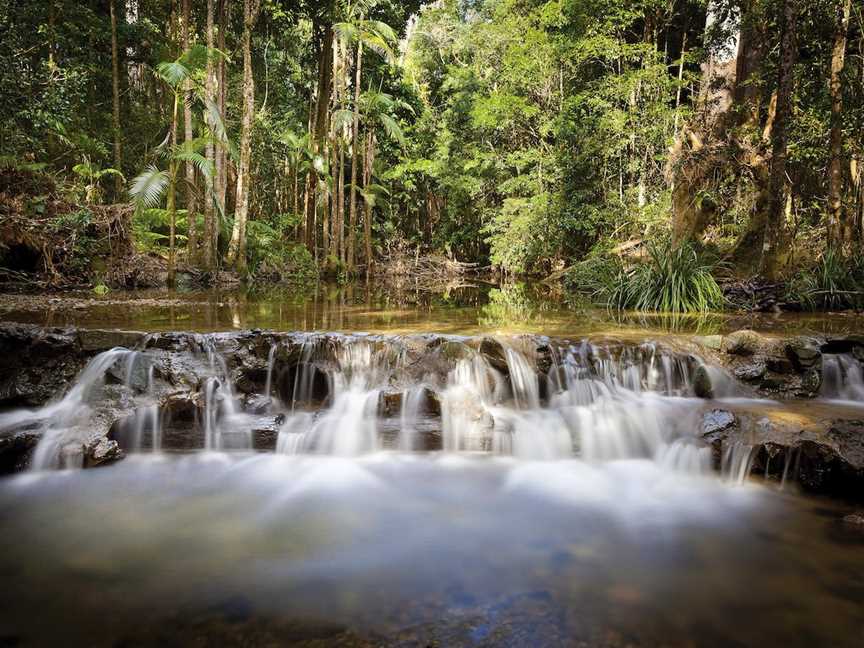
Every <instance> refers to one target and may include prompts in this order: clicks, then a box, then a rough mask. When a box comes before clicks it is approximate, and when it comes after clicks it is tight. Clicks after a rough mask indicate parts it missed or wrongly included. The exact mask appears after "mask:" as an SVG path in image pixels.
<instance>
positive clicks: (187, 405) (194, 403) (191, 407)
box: [161, 392, 204, 424]
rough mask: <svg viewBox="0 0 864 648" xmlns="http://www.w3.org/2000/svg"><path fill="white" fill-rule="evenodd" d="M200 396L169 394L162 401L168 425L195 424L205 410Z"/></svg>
mask: <svg viewBox="0 0 864 648" xmlns="http://www.w3.org/2000/svg"><path fill="white" fill-rule="evenodd" d="M203 405H204V403H203V401H202V398H201V395H200V394H192V393H188V392H182V393H175V394H169V395H168V396H166V397H165V398H164V399H163V400H162V405H161V410H162V414H163V416H164V417H165V419H166V423H168V424H177V423H193V422H194V421H195V420H196V418H197V417H198V412H199V410H201V409H203Z"/></svg>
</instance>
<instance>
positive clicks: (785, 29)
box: [762, 0, 798, 278]
mask: <svg viewBox="0 0 864 648" xmlns="http://www.w3.org/2000/svg"><path fill="white" fill-rule="evenodd" d="M781 16H782V32H781V35H780V67H779V71H778V78H777V102H776V105H777V108H776V111H775V115H774V125H773V128H772V132H771V172H770V179H769V186H768V201H767V205H766V207H767V213H766V214H765V217H764V221H765V233H764V239H763V241H764V242H763V247H762V250H763V255H762V271H763V273H764V274H765V276H767V277H769V278H774V277H777V276H778V274H779V273H780V272H781V270H782V268H783V265H784V264H785V262H786V258H787V255H788V242H787V240H788V231H787V227H786V214H785V205H786V161H787V154H788V137H789V122H790V120H791V119H792V88H793V83H794V81H795V59H796V56H797V43H796V33H795V28H796V23H797V20H798V0H783V5H782V14H781Z"/></svg>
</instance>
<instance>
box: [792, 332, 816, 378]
mask: <svg viewBox="0 0 864 648" xmlns="http://www.w3.org/2000/svg"><path fill="white" fill-rule="evenodd" d="M786 355H787V356H788V357H789V359H790V360H791V361H792V364H793V365H794V366H795V369H797V370H798V371H801V372H803V371H806V370H807V369H810V368H812V367H815V366H816V365H817V364H819V363H820V361H821V360H822V351H821V350H820V345H819V341H818V340H816V339H814V338H808V337H796V338H792V339H791V340H789V341H787V342H786Z"/></svg>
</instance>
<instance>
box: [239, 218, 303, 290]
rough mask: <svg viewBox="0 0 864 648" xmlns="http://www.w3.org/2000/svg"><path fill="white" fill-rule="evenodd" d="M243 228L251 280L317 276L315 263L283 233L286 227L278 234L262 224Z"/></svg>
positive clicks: (258, 222) (270, 226)
mask: <svg viewBox="0 0 864 648" xmlns="http://www.w3.org/2000/svg"><path fill="white" fill-rule="evenodd" d="M283 225H284V223H283ZM246 227H247V230H246V235H247V242H246V246H247V249H246V253H247V256H248V260H249V272H250V274H251V275H252V276H253V277H255V278H260V279H274V280H280V281H286V280H306V279H311V278H314V277H316V276H317V269H316V267H315V260H314V259H313V258H312V255H311V254H309V251H308V250H307V249H306V248H305V247H304V246H303V245H300V244H298V243H295V242H293V241H290V240H288V238H287V236H286V235H285V234H284V233H283V232H285V231H288V227H287V225H286V227H285V228H284V229H282V228H280V229H281V230H282V231H280V230H277V229H275V228H274V227H273V226H272V225H271V224H269V223H267V222H265V221H260V220H250V221H249V222H248V223H247V225H246Z"/></svg>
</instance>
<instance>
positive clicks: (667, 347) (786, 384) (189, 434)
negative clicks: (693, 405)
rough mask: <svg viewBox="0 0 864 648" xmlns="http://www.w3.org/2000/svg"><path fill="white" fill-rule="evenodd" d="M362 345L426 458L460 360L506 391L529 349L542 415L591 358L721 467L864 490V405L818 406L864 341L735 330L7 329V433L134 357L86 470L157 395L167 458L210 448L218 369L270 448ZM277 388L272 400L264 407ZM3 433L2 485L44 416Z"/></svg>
mask: <svg viewBox="0 0 864 648" xmlns="http://www.w3.org/2000/svg"><path fill="white" fill-rule="evenodd" d="M361 338H362V340H363V341H364V342H365V343H366V344H367V346H370V347H371V348H372V349H373V353H374V355H375V357H376V363H377V364H378V365H379V366H380V367H383V368H384V371H385V374H386V375H385V377H384V380H383V383H384V384H385V387H384V389H382V392H381V396H380V401H379V409H378V414H379V417H380V419H381V421H380V423H381V424H380V425H379V432H380V433H381V435H382V436H384V437H386V436H387V434H388V433H389V434H392V430H391V431H390V432H388V430H389V428H390V427H398V417H399V412H400V409H401V407H402V398H403V395H404V393H405V390H406V389H407V388H409V387H417V386H418V385H426V386H427V387H424V388H423V389H424V390H425V391H424V394H423V398H422V400H423V402H424V414H425V415H427V416H428V418H429V419H430V420H431V423H429V424H428V425H427V427H428V428H429V429H428V430H427V431H428V433H429V434H428V438H429V439H430V441H429V442H428V444H427V445H426V446H425V447H426V448H427V449H437V448H439V447H440V402H439V390H440V389H441V388H442V386H443V385H445V384H446V382H447V379H448V374H449V373H450V372H452V370H453V368H454V366H455V364H456V362H457V361H459V360H461V359H466V358H471V357H479V358H481V359H482V360H483V361H484V362H485V363H486V364H487V365H488V366H490V367H492V368H493V369H494V370H495V371H496V372H497V374H498V375H499V376H500V378H501V380H502V381H503V382H504V383H505V384H506V385H510V384H511V382H512V381H518V380H519V379H520V377H519V376H518V375H517V376H511V373H512V372H513V371H514V366H515V365H514V364H513V359H512V354H511V351H512V350H514V349H515V350H518V351H519V353H520V354H521V357H523V358H525V359H526V360H527V362H528V364H529V365H530V367H529V368H528V369H529V370H530V371H531V372H533V375H536V376H537V385H538V397H539V399H540V403H541V404H543V403H546V402H548V401H549V399H550V397H551V396H552V395H553V394H554V392H555V390H556V389H557V388H560V386H561V385H562V384H563V383H564V382H565V381H566V379H567V378H566V376H565V374H566V373H567V370H568V367H567V362H565V361H563V360H562V358H563V357H564V356H565V355H566V354H567V353H569V354H570V355H569V356H568V357H570V358H579V362H580V363H582V364H581V365H580V369H579V371H583V372H587V374H588V375H597V376H603V377H604V379H606V380H607V381H608V380H612V381H613V382H616V384H618V383H620V384H624V385H625V386H628V387H630V388H636V389H644V388H649V389H655V390H656V391H660V392H665V393H668V394H671V395H675V396H689V397H692V398H701V399H702V402H701V405H699V407H698V409H699V411H701V414H700V416H701V417H702V418H701V426H702V427H701V429H700V430H698V435H697V438H699V437H701V440H702V442H703V443H704V444H707V445H710V446H711V447H713V449H714V456H715V464H716V466H717V467H718V469H719V468H722V467H723V466H724V463H726V464H728V463H729V460H730V456H731V455H732V454H733V453H734V452H738V453H739V454H741V453H743V454H744V455H745V456H746V459H747V460H746V461H745V462H744V463H742V464H741V465H742V466H744V469H746V470H748V471H751V470H752V471H753V472H756V473H761V474H765V475H766V476H768V477H772V478H777V479H782V478H784V477H789V478H790V479H796V478H797V480H798V481H799V482H800V483H801V485H802V486H804V487H805V488H808V489H810V490H813V491H823V492H825V491H830V492H840V493H843V494H847V495H848V494H853V495H854V494H855V493H856V492H858V493H860V492H862V491H861V488H860V487H861V485H864V403H862V406H860V407H859V406H856V405H854V404H849V403H847V404H836V403H827V402H825V399H824V398H817V397H819V396H820V394H821V395H822V396H825V395H826V388H830V389H841V388H844V387H843V386H842V385H838V384H835V383H837V381H838V380H839V378H838V376H837V375H835V374H836V373H837V362H838V359H841V360H842V362H841V366H842V367H845V369H843V371H845V372H846V374H850V375H851V374H855V372H858V374H856V375H860V372H861V363H862V360H864V338H858V337H855V336H847V337H842V338H841V337H835V338H817V337H794V338H785V339H781V338H769V337H765V336H761V335H759V334H756V333H754V332H752V331H739V332H736V333H733V334H730V335H727V336H725V337H710V338H692V339H676V340H668V341H666V342H664V343H662V344H661V343H653V342H644V343H635V342H632V341H622V340H615V339H603V340H602V341H601V340H593V341H585V340H564V339H550V338H547V337H543V336H528V335H526V336H519V337H515V338H507V340H506V341H502V340H499V339H496V338H493V337H459V336H443V335H429V334H422V335H407V336H375V335H365V336H364V335H340V334H322V333H318V334H311V333H275V332H270V331H259V330H253V331H241V332H230V333H213V334H206V335H202V334H196V333H182V332H180V333H160V334H147V333H144V332H136V331H115V330H84V329H58V328H42V327H38V326H31V325H21V324H11V323H0V420H3V416H2V412H4V411H6V412H8V411H11V410H16V409H18V408H22V407H23V408H38V407H40V406H44V405H45V404H46V403H48V402H50V401H51V400H52V399H55V400H56V399H57V398H58V396H59V395H62V394H63V393H68V392H69V390H70V386H71V385H72V384H73V382H74V381H75V379H76V376H78V375H79V374H80V372H81V371H82V369H83V368H84V367H85V366H86V365H87V363H88V362H89V361H91V360H92V359H93V358H94V357H95V356H97V354H100V353H102V352H105V351H109V350H110V349H113V348H115V347H123V348H126V349H134V350H136V352H137V357H138V358H139V359H138V360H137V361H136V362H134V363H132V364H128V363H126V364H124V363H120V362H118V363H114V364H109V365H107V369H106V371H105V376H104V378H105V380H104V383H105V384H104V386H102V387H101V389H100V396H99V398H96V399H95V402H92V403H91V404H90V408H91V412H90V417H89V419H88V422H87V426H86V427H87V429H86V434H84V435H83V436H82V437H81V439H82V440H81V449H80V451H81V454H82V464H83V466H84V467H90V466H97V465H100V464H102V463H106V462H109V461H114V460H116V459H119V458H122V456H123V452H124V448H126V447H128V445H129V444H128V438H127V437H128V430H129V427H130V422H132V421H134V420H137V419H138V418H139V417H140V415H141V403H140V399H139V398H137V396H140V395H142V394H145V392H146V393H147V394H149V395H152V397H153V398H154V399H155V401H156V403H157V404H158V412H159V416H160V417H161V420H162V425H163V426H164V428H165V431H166V439H167V440H168V446H167V447H166V449H176V450H184V449H195V448H202V447H204V423H203V421H204V411H205V401H206V399H207V394H206V382H207V380H208V379H212V378H210V377H212V376H213V375H214V374H213V371H214V366H215V363H218V364H220V365H221V367H222V368H223V371H224V372H225V375H226V376H228V377H229V379H230V381H231V383H232V386H233V393H234V396H235V398H236V401H237V407H238V408H239V409H241V410H242V411H243V412H245V413H248V414H249V415H250V416H251V417H252V420H253V421H254V423H253V430H252V444H253V447H254V448H255V449H256V450H273V449H274V448H275V445H276V439H277V436H278V431H279V428H280V425H281V422H282V421H281V416H282V415H281V414H275V415H274V414H273V413H271V409H270V408H269V398H270V395H271V394H272V395H273V396H275V397H277V398H279V399H280V400H281V401H282V402H283V403H291V402H292V399H296V397H297V393H298V390H301V388H302V391H303V393H304V395H305V398H306V399H307V400H308V402H307V403H306V405H308V406H310V407H312V408H313V409H314V408H316V407H320V406H322V405H323V404H325V403H326V402H327V399H328V397H329V395H330V394H329V391H330V389H332V375H333V372H334V371H335V370H336V369H337V367H338V365H339V362H340V355H339V354H340V352H341V350H344V349H345V346H346V341H347V340H349V339H350V340H357V339H361ZM502 342H504V343H503V344H502ZM843 363H845V364H843ZM130 367H131V369H130ZM571 369H572V367H571ZM841 373H842V372H841ZM268 375H269V378H270V387H271V390H270V394H265V392H266V391H267V390H266V387H265V385H266V383H267V382H268ZM658 376H659V378H658ZM300 380H302V382H303V384H302V385H300V384H299V383H298V381H300ZM658 380H659V382H657V384H653V383H652V384H650V385H649V384H647V382H650V381H658ZM628 381H631V382H632V381H635V383H634V384H629V383H628ZM646 381H647V382H646ZM841 382H842V381H841ZM829 383H830V384H829ZM646 386H647V387H646ZM847 387H848V385H847ZM828 395H829V396H830V395H831V394H828ZM756 399H759V400H756ZM766 399H768V400H766ZM38 411H40V410H37V412H38ZM436 417H437V422H436ZM6 420H7V423H6V424H5V425H4V426H3V428H4V429H0V473H8V472H12V471H15V470H21V469H24V468H26V467H27V466H28V463H29V461H30V458H31V456H32V451H33V448H34V447H35V446H36V444H37V443H38V441H39V439H40V434H41V429H40V426H39V425H38V424H33V421H32V418H31V419H29V422H28V423H26V424H20V423H17V424H9V423H8V420H9V419H8V417H7V419H6ZM694 424H695V425H700V423H699V422H698V421H697V422H694ZM388 426H389V427H388ZM436 435H438V437H437V441H436ZM436 443H437V444H438V445H436ZM727 469H728V466H727Z"/></svg>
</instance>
